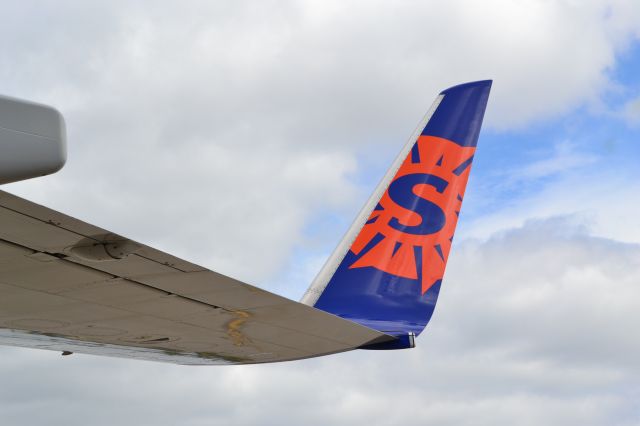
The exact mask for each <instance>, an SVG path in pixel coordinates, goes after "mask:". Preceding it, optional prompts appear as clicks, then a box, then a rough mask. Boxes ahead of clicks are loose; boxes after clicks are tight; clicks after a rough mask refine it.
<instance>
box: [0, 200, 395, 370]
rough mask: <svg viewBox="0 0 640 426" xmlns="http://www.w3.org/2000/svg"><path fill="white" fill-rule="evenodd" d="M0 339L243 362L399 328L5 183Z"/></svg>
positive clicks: (345, 344) (318, 351) (350, 343)
mask: <svg viewBox="0 0 640 426" xmlns="http://www.w3.org/2000/svg"><path fill="white" fill-rule="evenodd" d="M0 224H2V226H1V227H0V295H1V297H0V344H8V345H13V346H26V347H37V348H44V349H54V350H60V351H69V352H80V353H92V354H99V355H113V356H119V357H133V358H140V359H148V360H155V361H168V362H174V363H180V364H246V363H263V362H274V361H286V360H293V359H300V358H308V357H313V356H318V355H324V354H330V353H336V352H342V351H346V350H351V349H355V348H358V347H361V346H364V345H369V344H373V343H381V342H387V341H393V340H394V339H395V338H394V337H392V336H388V335H386V334H384V333H382V332H379V331H376V330H373V329H370V328H367V327H365V326H362V325H359V324H357V323H354V322H351V321H349V320H346V319H343V318H340V317H337V316H335V315H332V314H330V313H327V312H324V311H321V310H319V309H316V308H314V307H312V306H308V305H305V304H302V303H298V302H295V301H292V300H289V299H286V298H284V297H281V296H278V295H275V294H272V293H269V292H267V291H264V290H261V289H259V288H256V287H253V286H251V285H248V284H245V283H243V282H241V281H238V280H235V279H233V278H229V277H226V276H224V275H221V274H219V273H216V272H213V271H210V270H208V269H206V268H203V267H201V266H198V265H194V264H192V263H189V262H186V261H184V260H182V259H178V258H176V257H173V256H171V255H169V254H166V253H163V252H161V251H159V250H155V249H153V248H151V247H147V246H145V245H142V244H139V243H136V242H133V241H130V240H127V239H126V238H123V237H121V236H118V235H115V234H113V233H110V232H108V231H105V230H104V229H101V228H98V227H96V226H93V225H90V224H88V223H85V222H82V221H80V220H77V219H74V218H72V217H70V216H67V215H64V214H62V213H59V212H57V211H54V210H51V209H49V208H46V207H43V206H41V205H38V204H35V203H33V202H30V201H27V200H24V199H22V198H20V197H17V196H15V195H12V194H9V193H7V192H4V191H0Z"/></svg>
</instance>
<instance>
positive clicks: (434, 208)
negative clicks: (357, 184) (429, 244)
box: [389, 173, 448, 235]
mask: <svg viewBox="0 0 640 426" xmlns="http://www.w3.org/2000/svg"><path fill="white" fill-rule="evenodd" d="M420 184H423V185H430V186H432V187H433V188H435V190H436V191H438V192H439V193H440V194H442V193H443V192H444V191H445V189H446V188H447V185H448V183H447V181H446V180H444V179H442V178H440V177H438V176H434V175H430V174H426V173H413V174H410V175H404V176H400V177H398V178H397V179H396V180H394V181H393V182H392V183H391V185H389V197H390V198H391V199H392V200H393V202H394V203H396V204H397V205H399V206H400V207H402V208H404V209H406V210H408V211H410V212H413V213H415V214H417V215H419V216H420V218H421V222H420V224H418V225H408V224H402V223H401V222H400V221H399V220H398V218H397V217H393V218H391V220H390V221H389V226H390V227H391V228H393V229H395V230H396V231H400V232H404V233H406V234H413V235H428V234H435V233H436V232H438V231H440V230H441V229H442V228H443V227H444V225H445V224H446V221H447V218H446V215H445V213H444V212H443V211H442V209H441V208H440V207H439V206H438V205H436V204H435V203H433V202H431V201H429V200H427V199H425V198H423V197H420V196H419V195H417V194H416V193H415V192H414V189H415V187H416V185H420Z"/></svg>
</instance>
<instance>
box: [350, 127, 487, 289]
mask: <svg viewBox="0 0 640 426" xmlns="http://www.w3.org/2000/svg"><path fill="white" fill-rule="evenodd" d="M474 152H475V147H463V146H460V145H458V144H456V143H454V142H451V141H449V140H447V139H443V138H438V137H435V136H420V137H419V138H418V141H417V142H416V144H415V145H414V147H413V149H412V151H411V153H410V155H408V156H407V158H406V159H405V160H404V162H403V163H402V165H401V166H400V169H398V172H397V173H396V175H395V176H394V178H393V180H392V181H391V184H390V185H389V188H387V191H386V192H385V193H384V195H383V196H382V198H381V199H380V202H379V204H378V206H377V207H376V209H375V210H374V211H373V212H372V213H371V216H369V220H368V221H367V223H366V224H365V226H364V227H363V228H362V230H361V231H360V234H358V237H357V238H356V239H355V241H354V242H353V244H352V246H351V251H352V252H353V253H354V254H355V255H357V256H358V255H359V258H358V259H357V260H356V261H355V262H354V263H353V264H352V265H351V266H350V267H349V268H350V269H353V268H364V267H373V268H376V269H378V270H380V271H384V272H386V273H388V274H391V275H395V276H398V277H403V278H409V279H414V280H417V279H418V277H421V284H422V294H424V293H426V292H427V290H429V288H431V286H433V284H435V283H436V282H437V281H438V280H441V279H442V277H443V275H444V269H445V265H446V263H447V258H448V256H449V251H450V249H451V241H452V240H453V233H454V230H455V227H456V223H457V221H458V214H459V213H460V207H461V205H462V198H463V196H464V190H465V187H466V185H467V179H468V178H469V171H470V169H471V167H470V166H471V162H472V160H473V154H474ZM371 246H372V247H371ZM419 265H421V270H420V271H419V270H418V268H419Z"/></svg>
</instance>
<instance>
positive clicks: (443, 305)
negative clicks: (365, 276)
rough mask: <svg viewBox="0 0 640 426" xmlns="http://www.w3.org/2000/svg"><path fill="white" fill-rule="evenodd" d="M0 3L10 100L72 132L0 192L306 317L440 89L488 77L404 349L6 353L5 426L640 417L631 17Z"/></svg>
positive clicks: (631, 10)
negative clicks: (47, 169)
mask: <svg viewBox="0 0 640 426" xmlns="http://www.w3.org/2000/svg"><path fill="white" fill-rule="evenodd" d="M0 3H1V4H2V9H3V16H5V19H4V20H3V25H2V26H1V27H0V52H2V53H0V93H2V94H4V95H9V96H14V97H18V98H23V99H29V100H33V101H38V102H42V103H46V104H50V105H53V106H55V107H56V108H57V109H59V110H60V111H61V112H62V113H63V115H64V116H65V119H66V125H67V133H68V161H67V165H66V166H65V168H64V169H63V170H61V171H60V172H58V173H57V174H55V175H51V176H49V177H44V178H39V179H34V180H30V181H25V182H20V183H15V184H10V185H5V186H3V188H2V189H3V190H5V191H8V192H12V193H15V194H17V195H20V196H23V197H25V198H28V199H30V200H33V201H36V202H38V203H41V204H44V205H46V206H48V207H51V208H54V209H57V210H60V211H62V212H64V213H67V214H69V215H71V216H74V217H77V218H79V219H82V220H85V221H87V222H90V223H93V224H95V225H97V226H100V227H102V228H105V229H109V230H110V231H113V232H115V233H118V234H121V235H125V236H127V237H129V238H131V239H133V240H137V241H140V242H143V243H145V244H148V245H151V246H153V247H155V248H158V249H161V250H164V251H167V252H170V253H172V254H174V255H177V256H179V257H182V258H184V259H187V260H189V261H193V262H195V263H198V264H200V265H203V266H205V267H208V268H210V269H213V270H215V271H218V272H221V273H223V274H226V275H230V276H232V277H235V278H238V279H241V280H244V281H246V282H249V283H251V284H253V285H256V286H258V287H261V288H264V289H267V290H269V291H272V292H276V293H278V294H282V295H284V296H287V297H290V298H293V299H296V300H297V299H299V298H300V297H301V296H302V294H303V293H304V291H305V290H306V288H307V286H308V285H309V283H310V282H311V281H312V279H313V277H314V275H315V273H316V272H317V271H318V270H319V268H320V266H321V265H322V264H323V263H324V261H325V260H326V258H327V257H328V256H329V254H330V253H331V251H332V250H333V248H334V247H335V245H336V244H337V242H338V241H339V239H340V238H341V236H342V235H343V234H344V232H345V231H346V230H347V229H348V227H349V225H350V223H351V221H352V220H353V218H354V217H355V215H356V214H357V212H358V210H359V208H360V207H361V205H362V204H363V203H364V202H365V200H366V199H367V198H368V196H369V194H370V193H371V191H372V190H373V188H374V187H375V186H376V184H377V182H378V180H379V179H380V178H381V177H382V175H383V174H384V172H385V170H386V169H387V167H388V166H389V165H390V164H391V162H392V161H393V159H394V157H395V155H396V154H397V152H398V151H399V150H400V148H401V147H402V145H403V144H404V142H405V141H406V139H407V138H408V137H409V136H410V135H411V134H412V132H413V130H414V128H415V126H416V124H417V123H418V122H419V121H420V119H421V117H422V116H423V115H424V113H425V112H426V110H427V109H428V107H429V106H430V105H431V103H432V101H433V100H434V98H435V96H436V95H437V94H438V93H439V92H440V91H441V90H443V89H445V88H447V87H449V86H452V85H455V84H459V83H462V82H467V81H474V80H482V79H487V78H490V79H493V80H494V84H493V89H492V93H491V96H490V98H489V105H488V108H487V114H486V116H485V123H484V127H483V130H482V133H481V135H480V140H479V143H478V151H477V154H476V157H475V161H474V166H473V170H472V173H471V177H470V181H469V185H468V188H467V192H466V196H465V203H464V206H463V209H462V213H461V216H460V221H459V225H458V229H457V232H456V241H455V243H454V245H453V248H452V252H451V255H450V257H449V264H448V267H447V271H446V274H445V277H444V282H443V286H442V290H441V293H440V298H439V301H438V306H437V308H436V312H435V314H434V317H433V319H432V320H431V322H430V323H429V325H428V326H427V329H426V331H425V332H424V333H423V334H422V335H421V336H420V338H419V339H418V340H417V347H416V348H415V349H411V350H404V351H354V352H350V353H344V354H339V355H334V356H330V357H324V358H319V359H312V360H305V361H296V362H289V363H282V364H274V365H254V366H230V367H228V366H225V367H185V366H175V365H169V364H160V363H152V362H143V361H133V360H121V359H111V358H102V357H95V356H89V355H80V354H74V355H73V356H68V357H61V356H60V354H59V353H55V352H48V351H37V350H30V349H22V348H9V347H2V348H0V359H1V360H2V362H0V381H1V382H2V386H0V419H2V423H3V424H8V425H9V424H10V425H33V424H49V425H65V426H68V425H76V424H83V425H84V424H87V423H89V424H95V425H111V424H122V425H127V424H136V425H175V424H182V425H211V424H237V425H251V424H266V425H270V424H273V425H282V424H308V425H315V424H318V425H320V424H322V425H324V424H336V425H360V424H365V423H366V424H374V425H378V424H379V425H392V424H393V425H396V424H407V425H423V424H431V425H472V424H473V425H502V424H509V425H513V424H516V425H538V424H562V425H574V424H575V425H578V424H579V425H605V424H606V425H625V426H626V425H640V406H639V405H638V403H637V401H639V400H640V339H638V337H637V335H638V333H637V329H638V327H640V221H639V220H638V217H640V197H639V196H638V195H639V194H640V178H639V177H638V172H637V171H638V159H639V158H640V140H638V139H640V133H639V132H640V72H638V70H640V4H639V3H638V2H636V1H633V0H628V1H598V0H593V1H577V0H575V1H569V0H564V1H563V0H558V1H542V0H540V1H533V0H529V1H526V0H525V1H506V0H505V1H497V0H487V1H484V2H474V1H461V0H455V1H448V2H435V1H398V2H385V1H375V0H374V1H353V0H342V1H338V0H326V1H217V2H210V1H184V2H179V3H176V2H169V1H153V2H151V1H138V2H129V1H118V0H112V1H95V2H81V1H57V2H45V1H30V0H25V1H22V2H9V1H8V0H0ZM7 17H10V19H9V18H7Z"/></svg>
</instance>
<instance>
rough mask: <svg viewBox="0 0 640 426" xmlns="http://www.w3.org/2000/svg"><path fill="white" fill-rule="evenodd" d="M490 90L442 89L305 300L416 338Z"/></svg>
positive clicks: (408, 342) (487, 85)
mask: <svg viewBox="0 0 640 426" xmlns="http://www.w3.org/2000/svg"><path fill="white" fill-rule="evenodd" d="M490 89H491V80H484V81H477V82H472V83H466V84H462V85H459V86H454V87H451V88H449V89H446V90H444V91H443V92H441V93H440V95H439V96H438V97H437V98H436V101H435V102H434V104H433V105H432V107H431V109H430V110H429V113H427V115H426V117H425V120H426V121H425V126H424V127H422V126H420V128H419V129H418V130H419V133H417V134H416V135H414V136H413V137H412V138H411V139H410V140H409V142H408V143H407V144H406V145H405V147H404V148H403V150H402V151H401V152H400V154H399V156H398V158H397V159H396V161H395V162H394V163H393V165H392V166H391V168H390V169H389V171H388V172H387V174H386V175H385V177H384V178H383V179H382V181H381V182H380V184H379V185H378V187H377V188H376V190H375V191H374V193H373V195H372V196H371V198H370V199H369V201H368V202H367V204H366V205H365V206H364V208H363V209H362V211H361V212H360V214H359V215H358V217H357V218H356V220H355V222H354V223H353V225H352V226H351V228H350V229H349V231H348V232H347V234H346V235H345V236H344V238H343V239H342V241H341V243H340V244H339V245H338V247H337V248H336V250H335V251H334V252H333V254H332V255H331V256H330V257H329V259H328V261H327V263H326V264H325V265H324V266H323V268H322V269H321V270H320V272H319V274H318V276H317V277H316V278H315V280H314V281H313V283H312V284H311V286H310V287H309V289H308V290H307V292H306V293H305V295H304V297H303V298H302V302H303V303H305V304H307V305H312V306H314V307H316V308H318V309H321V310H323V311H326V312H329V313H332V314H335V315H338V316H340V317H343V318H345V319H349V320H351V321H354V322H357V323H360V324H362V325H365V326H367V327H370V328H373V329H375V330H379V331H382V332H384V333H387V334H390V335H394V336H397V337H399V340H398V342H397V344H396V346H395V347H388V346H387V347H383V348H382V347H381V348H382V349H392V348H397V347H412V346H413V336H416V335H418V334H420V333H421V332H422V330H423V329H424V328H425V326H426V325H427V323H428V322H429V320H430V319H431V315H432V314H433V310H434V308H435V305H436V301H437V298H438V293H439V291H440V285H441V283H442V277H443V275H444V270H445V266H446V263H447V258H448V256H449V251H450V249H451V243H452V240H453V233H454V230H455V227H456V223H457V221H458V215H459V213H460V207H461V205H462V198H463V196H464V191H465V187H466V184H467V179H468V177H469V172H470V169H471V162H472V161H473V155H474V152H475V149H476V143H477V141H478V134H479V132H480V126H481V125H482V119H483V116H484V111H485V108H486V105H487V100H488V97H489V91H490ZM398 345H399V346H398Z"/></svg>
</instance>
